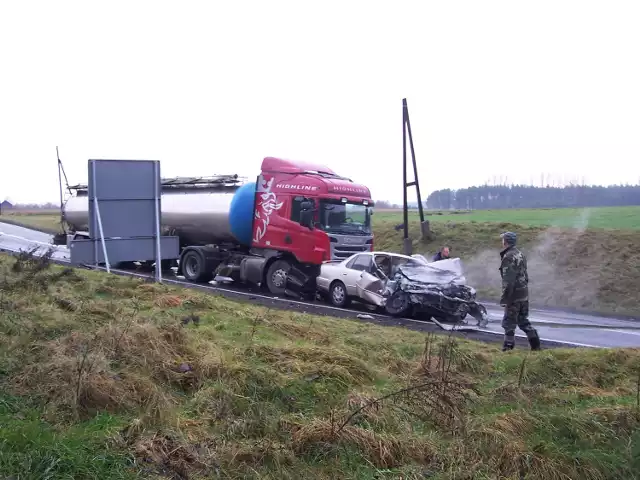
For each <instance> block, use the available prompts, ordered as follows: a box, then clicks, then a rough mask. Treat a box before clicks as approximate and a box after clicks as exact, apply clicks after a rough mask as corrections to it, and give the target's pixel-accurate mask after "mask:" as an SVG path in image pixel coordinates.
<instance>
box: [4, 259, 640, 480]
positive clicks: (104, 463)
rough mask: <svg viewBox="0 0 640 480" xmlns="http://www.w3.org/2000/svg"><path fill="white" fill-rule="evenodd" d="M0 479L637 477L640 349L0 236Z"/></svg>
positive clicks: (542, 479) (639, 458) (540, 479)
mask: <svg viewBox="0 0 640 480" xmlns="http://www.w3.org/2000/svg"><path fill="white" fill-rule="evenodd" d="M0 292H1V294H0V306H1V308H0V478H15V479H100V480H107V479H128V478H131V479H133V478H153V479H167V478H174V479H190V480H191V479H204V478H223V479H236V478H238V479H239V478H242V479H270V480H288V479H291V480H298V479H305V480H306V479H309V480H313V479H318V480H330V479H331V480H332V479H353V480H356V479H358V480H359V479H367V480H368V479H380V480H382V479H389V480H391V479H396V480H397V479H403V480H418V479H425V478H429V479H434V480H454V479H456V480H458V479H489V478H514V479H516V478H523V479H538V480H547V479H549V480H551V479H561V478H562V479H594V480H595V479H598V480H600V479H620V480H627V479H631V478H639V475H640V456H639V455H638V451H640V434H639V433H638V432H639V431H640V423H639V419H640V417H639V416H638V409H639V408H640V407H639V406H638V399H637V388H638V387H637V385H638V371H639V368H640V351H638V350H632V349H629V350H623V349H611V350H605V349H603V350H593V349H585V350H580V349H557V350H556V349H553V350H543V351H541V352H535V353H533V354H530V353H529V352H528V351H527V350H523V349H520V348H517V349H516V350H515V351H513V352H509V353H507V354H503V353H502V352H500V351H499V350H498V348H497V347H496V346H495V345H487V344H480V343H474V342H469V341H464V340H456V339H455V338H449V337H446V336H441V337H434V336H426V337H425V335H423V334H420V333H418V332H413V331H409V330H406V329H402V328H383V327H379V326H376V325H373V324H367V323H360V322H356V321H352V320H347V319H333V318H329V317H318V316H312V315H308V314H300V313H295V312H287V311H277V310H273V311H270V310H268V309H266V308H263V307H258V306H254V305H251V304H246V303H236V302H233V301H230V300H226V299H224V298H221V297H218V296H215V295H207V294H204V293H200V292H197V291H194V290H186V289H180V288H175V287H174V288H172V287H169V286H166V285H160V284H149V283H145V282H143V281H141V280H139V279H133V278H126V277H119V276H116V275H109V274H106V273H101V272H89V271H84V270H71V269H63V268H62V267H58V266H49V265H47V263H46V262H42V261H40V260H35V259H30V258H29V257H27V256H25V257H24V258H22V259H18V260H16V259H15V258H12V257H9V256H7V255H4V254H0Z"/></svg>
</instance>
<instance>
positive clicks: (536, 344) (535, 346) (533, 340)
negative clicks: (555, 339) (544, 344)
mask: <svg viewBox="0 0 640 480" xmlns="http://www.w3.org/2000/svg"><path fill="white" fill-rule="evenodd" d="M529 345H530V346H531V350H540V337H538V335H536V336H535V337H529Z"/></svg>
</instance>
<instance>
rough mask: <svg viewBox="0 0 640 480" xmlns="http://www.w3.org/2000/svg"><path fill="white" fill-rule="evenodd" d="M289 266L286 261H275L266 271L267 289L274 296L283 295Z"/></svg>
mask: <svg viewBox="0 0 640 480" xmlns="http://www.w3.org/2000/svg"><path fill="white" fill-rule="evenodd" d="M290 268H291V264H290V263H289V262H288V261H286V260H276V261H275V262H273V263H272V264H271V265H270V266H269V269H268V270H267V279H266V280H267V288H269V291H270V292H271V293H272V294H274V295H284V291H285V287H286V285H287V272H289V269H290Z"/></svg>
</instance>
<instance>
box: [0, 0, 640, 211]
mask: <svg viewBox="0 0 640 480" xmlns="http://www.w3.org/2000/svg"><path fill="white" fill-rule="evenodd" d="M312 5H314V6H313V7H312ZM638 25H640V2H638V1H599V2H590V1H584V0H581V1H565V0H562V1H558V0H555V1H537V2H514V1H500V2H498V1H484V2H478V1H468V2H462V1H458V2H427V1H416V2H403V1H399V0H397V1H394V2H390V1H387V2H384V3H383V2H381V1H378V2H376V1H366V2H365V1H353V0H352V1H342V2H338V1H327V0H325V1H323V2H314V3H312V2H300V1H297V2H294V1H291V2H284V1H276V0H269V1H262V2H258V1H256V2H229V1H224V2H223V1H217V2H213V1H206V2H205V1H201V2H197V1H190V2H171V3H169V2H163V1H157V0H154V1H126V2H125V1H110V2H100V3H99V4H98V2H87V1H83V2H82V1H78V2H71V1H60V0H59V1H55V2H52V1H42V2H35V1H8V0H7V1H3V2H1V3H0V149H1V150H0V155H1V160H0V165H1V172H0V199H2V198H5V197H9V198H10V199H12V200H13V201H16V202H44V201H49V200H51V201H57V198H58V179H57V170H56V160H55V146H56V145H59V147H60V153H61V157H62V159H63V161H64V165H65V167H66V169H67V174H68V176H69V177H70V178H69V180H70V181H71V182H75V183H78V182H84V181H86V177H87V163H86V161H87V159H89V158H122V159H159V160H161V161H162V165H161V168H162V175H163V176H176V175H211V174H214V173H239V174H242V175H248V176H251V177H255V176H256V175H257V173H258V169H259V166H260V162H261V160H262V158H263V157H265V156H281V157H286V158H292V159H302V160H306V161H313V162H320V163H324V164H326V165H328V166H329V167H331V168H333V169H334V170H336V171H337V172H338V173H342V174H344V175H348V176H350V177H351V178H353V179H354V180H355V181H358V182H359V183H364V184H366V185H367V186H369V187H370V188H371V190H372V193H373V195H374V198H376V199H378V200H380V199H391V200H396V201H397V200H400V199H401V198H402V164H401V160H402V130H401V128H402V98H403V97H406V98H407V99H408V103H409V111H410V115H411V123H412V128H413V132H414V142H415V148H416V154H417V159H418V168H419V174H420V180H421V185H422V189H423V191H425V192H427V193H428V192H430V191H432V190H435V189H439V188H446V187H450V188H460V187H464V186H470V185H473V184H479V183H483V182H484V181H486V180H490V179H492V178H494V177H496V178H499V177H500V176H503V177H508V179H509V180H510V181H526V182H529V181H530V180H534V181H536V182H539V181H540V175H541V173H543V172H544V173H549V174H553V175H555V176H558V177H561V176H563V175H564V176H565V178H567V179H568V178H570V177H571V176H574V177H578V178H584V179H585V181H587V182H597V183H603V184H607V183H616V182H631V183H636V182H637V181H638V180H639V179H640V136H639V134H640V93H639V91H640V61H639V59H640V54H639V53H640V52H639V50H640V28H638Z"/></svg>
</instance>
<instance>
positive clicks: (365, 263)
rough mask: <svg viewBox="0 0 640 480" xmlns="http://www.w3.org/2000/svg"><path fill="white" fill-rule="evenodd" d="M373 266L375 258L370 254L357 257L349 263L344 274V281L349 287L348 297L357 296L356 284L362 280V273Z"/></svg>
mask: <svg viewBox="0 0 640 480" xmlns="http://www.w3.org/2000/svg"><path fill="white" fill-rule="evenodd" d="M372 265H373V258H372V255H371V254H370V253H362V254H360V255H357V256H356V257H355V258H354V259H353V260H352V261H351V262H349V263H347V265H346V267H347V268H345V270H344V272H342V275H341V276H342V281H343V282H344V285H345V286H346V287H347V295H350V296H355V295H356V282H357V281H358V280H359V279H360V275H361V274H362V272H364V271H367V270H370V269H371V266H372Z"/></svg>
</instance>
